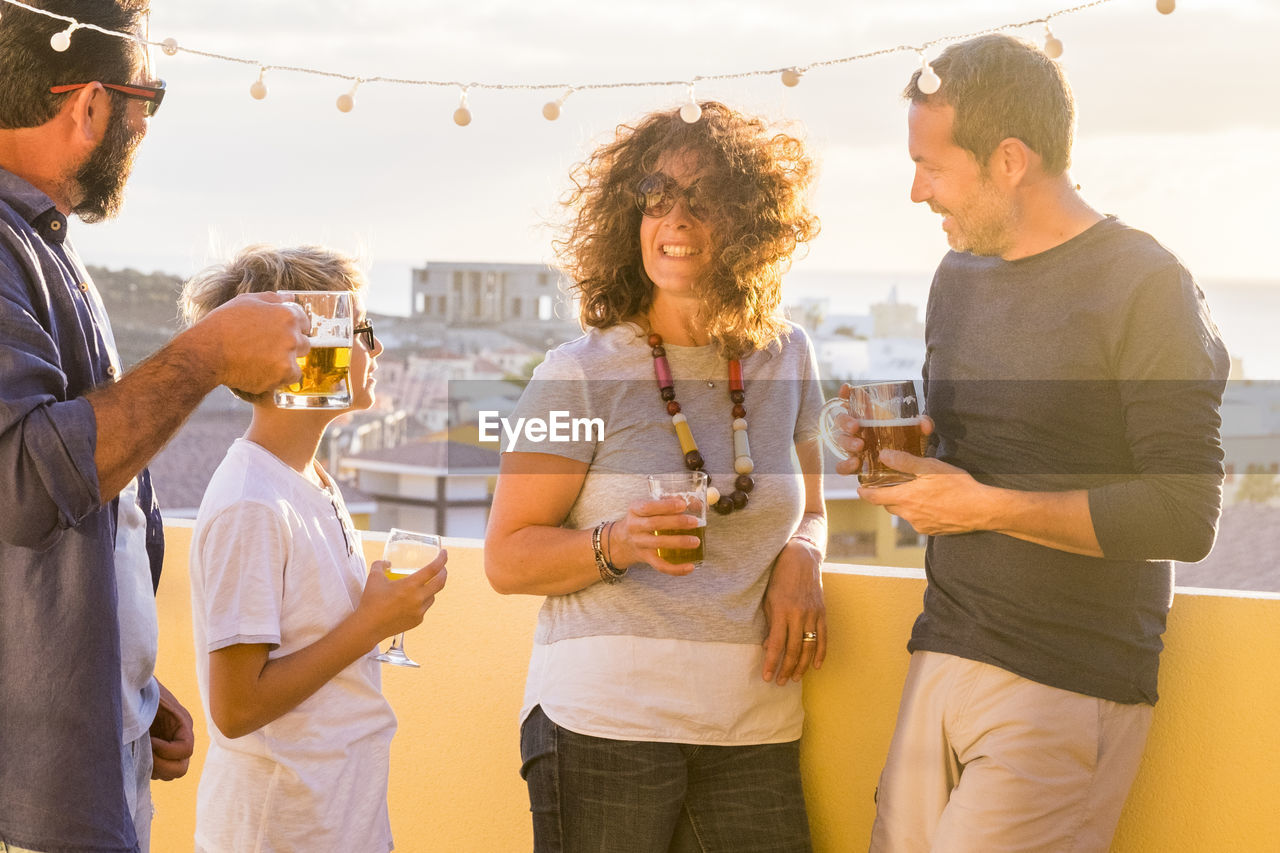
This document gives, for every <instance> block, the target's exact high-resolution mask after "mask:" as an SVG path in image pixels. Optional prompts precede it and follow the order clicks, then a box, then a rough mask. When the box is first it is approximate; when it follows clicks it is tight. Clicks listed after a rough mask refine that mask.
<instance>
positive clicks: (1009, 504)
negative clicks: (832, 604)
mask: <svg viewBox="0 0 1280 853" xmlns="http://www.w3.org/2000/svg"><path fill="white" fill-rule="evenodd" d="M932 68H933V70H934V72H936V74H937V76H938V77H939V78H941V86H940V87H935V86H932V85H929V84H930V83H931V82H936V81H931V80H929V79H928V77H923V78H922V75H921V73H920V72H917V73H916V75H915V76H913V77H912V80H911V83H910V85H909V86H908V87H907V90H906V92H905V95H906V97H907V98H908V99H909V100H910V101H911V106H910V109H909V114H908V124H909V142H908V145H909V151H910V154H911V158H912V160H913V161H914V162H915V164H916V171H915V179H914V182H913V184H912V188H911V198H912V200H913V201H916V202H922V203H927V204H928V205H929V207H930V208H931V209H932V210H934V211H935V212H937V213H939V214H941V215H942V216H943V217H944V218H943V221H942V227H943V229H944V230H945V231H946V233H947V239H948V242H949V243H950V245H951V247H952V249H953V251H952V252H950V253H949V254H948V255H947V256H946V257H945V258H944V259H943V261H942V263H941V265H940V266H939V268H938V271H937V273H936V275H935V277H934V281H933V286H932V288H931V291H930V295H929V304H928V310H927V316H926V329H925V339H926V340H925V342H926V359H925V367H924V380H925V398H926V403H927V408H928V414H929V416H930V418H931V419H932V427H933V429H932V437H931V449H930V456H931V457H932V458H928V459H923V460H921V459H917V458H914V457H911V456H908V455H906V454H902V453H895V452H892V451H886V452H884V453H882V454H880V458H881V459H882V460H883V461H884V462H885V463H887V464H888V465H889V466H890V467H893V468H897V469H899V470H902V471H906V472H908V473H911V474H915V475H916V479H915V480H914V481H912V482H909V483H906V484H902V485H898V486H892V487H886V488H879V489H876V488H863V489H860V490H859V494H860V496H861V497H862V498H863V499H864V500H867V501H869V502H871V503H875V504H879V505H882V506H884V507H886V508H887V509H888V510H889V511H890V512H892V513H894V514H896V515H899V516H901V517H902V518H904V519H906V520H907V521H909V522H910V523H911V524H912V525H913V526H914V527H915V528H916V529H917V530H919V531H920V532H922V533H926V534H929V545H928V549H927V551H926V558H925V559H926V563H925V568H926V574H927V576H928V586H927V589H926V592H925V597H924V610H923V612H922V613H921V615H920V617H919V618H918V619H917V620H916V624H915V627H914V629H913V631H912V636H911V641H910V643H909V644H908V648H909V649H910V650H911V652H912V659H911V665H910V668H909V671H908V675H907V681H906V685H905V686H904V689H903V698H902V704H901V707H900V709H899V716H898V722H897V728H896V730H895V733H894V739H893V743H892V745H891V747H890V751H889V756H888V759H887V761H886V764H885V769H884V773H883V775H882V776H881V779H880V787H879V794H878V799H877V816H876V823H875V828H874V831H873V836H872V844H871V847H872V849H873V850H877V851H916V850H919V851H928V850H931V849H933V850H937V849H945V850H949V851H956V850H972V851H984V852H985V851H991V850H1011V849H1017V850H1054V851H1065V850H1072V851H1082V850H1097V851H1105V850H1106V849H1107V848H1108V847H1109V846H1110V842H1111V838H1112V835H1113V834H1114V832H1115V828H1116V824H1117V822H1118V820H1119V816H1120V811H1121V808H1122V807H1123V805H1124V800H1125V796H1126V794H1127V792H1128V790H1129V787H1130V785H1131V784H1132V782H1133V779H1134V776H1135V775H1136V773H1137V769H1138V762H1139V759H1140V758H1141V755H1142V750H1143V746H1144V744H1145V742H1146V736H1147V731H1148V728H1149V726H1150V723H1151V712H1152V707H1153V705H1154V703H1155V701H1156V674H1157V667H1158V662H1159V653H1160V649H1161V647H1162V644H1161V640H1160V635H1161V634H1162V633H1163V632H1164V627H1165V616H1166V614H1167V612H1168V609H1169V605H1170V603H1171V600H1172V596H1173V577H1172V566H1171V563H1170V562H1169V561H1170V560H1183V561H1194V560H1199V559H1202V558H1203V557H1204V556H1205V555H1206V554H1207V553H1208V552H1209V549H1210V547H1211V546H1212V544H1213V539H1214V535H1215V531H1216V524H1217V519H1218V513H1219V510H1220V506H1221V487H1222V450H1221V447H1220V442H1219V427H1220V418H1219V415H1218V407H1219V405H1220V403H1221V395H1222V390H1223V386H1224V382H1225V379H1226V375H1227V370H1228V359H1227V354H1226V351H1225V349H1224V348H1223V346H1222V341H1221V339H1220V338H1219V336H1218V333H1217V329H1216V328H1215V327H1214V325H1213V322H1212V320H1211V319H1210V318H1209V313H1208V309H1207V307H1206V305H1205V302H1204V296H1203V294H1202V293H1201V292H1200V289H1199V288H1198V287H1197V286H1196V284H1195V281H1194V280H1193V278H1192V276H1191V274H1190V273H1189V272H1188V271H1187V270H1186V269H1185V268H1184V267H1183V266H1182V265H1181V264H1180V263H1179V262H1178V260H1177V258H1175V257H1174V256H1173V255H1172V254H1171V253H1170V252H1168V251H1167V250H1166V249H1164V248H1163V247H1162V246H1160V244H1158V243H1157V242H1156V241H1155V240H1154V239H1152V238H1151V237H1150V236H1149V235H1146V234H1144V233H1142V232H1140V231H1137V230H1135V229H1132V228H1129V227H1128V226H1126V225H1124V224H1123V223H1121V222H1120V221H1118V220H1117V219H1115V218H1114V217H1110V216H1104V215H1102V214H1101V213H1099V212H1097V211H1095V210H1094V209H1093V208H1091V207H1089V205H1088V204H1086V203H1085V201H1084V199H1082V198H1081V197H1080V195H1079V194H1078V193H1077V191H1076V188H1075V185H1074V184H1073V182H1072V181H1071V179H1070V177H1069V176H1068V174H1067V171H1066V169H1067V166H1068V165H1069V160H1070V150H1071V137H1072V131H1073V124H1074V105H1073V102H1072V97H1071V92H1070V89H1069V88H1068V86H1067V83H1066V80H1065V79H1064V77H1063V76H1062V72H1061V70H1060V69H1059V68H1058V66H1057V65H1056V64H1055V63H1054V62H1053V61H1051V60H1050V59H1048V58H1047V57H1046V56H1045V55H1044V54H1043V53H1041V52H1040V51H1038V50H1036V49H1035V48H1033V47H1031V46H1029V45H1026V44H1024V43H1022V42H1020V41H1017V40H1016V39H1013V38H1010V37H1008V36H1005V35H991V36H982V37H979V38H976V39H972V40H970V41H966V42H963V43H960V44H956V45H953V46H951V47H949V48H948V49H947V50H945V51H944V52H943V53H942V54H941V55H940V56H939V57H938V58H937V59H936V60H934V62H933V63H932ZM847 442H848V443H847V446H848V447H849V448H850V449H851V450H854V451H858V452H860V451H861V449H862V444H861V441H860V440H859V439H856V438H850V439H847ZM858 461H859V460H858V459H856V458H855V459H854V460H852V461H851V462H846V463H842V464H841V465H839V466H837V470H838V471H840V472H841V473H851V472H852V471H853V470H856V468H855V466H856V464H857V463H858Z"/></svg>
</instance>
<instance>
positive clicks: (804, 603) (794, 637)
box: [763, 539, 827, 685]
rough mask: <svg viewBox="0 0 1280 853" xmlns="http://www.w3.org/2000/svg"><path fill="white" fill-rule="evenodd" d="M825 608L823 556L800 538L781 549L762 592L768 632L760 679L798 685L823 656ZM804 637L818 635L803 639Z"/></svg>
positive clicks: (819, 664) (825, 650)
mask: <svg viewBox="0 0 1280 853" xmlns="http://www.w3.org/2000/svg"><path fill="white" fill-rule="evenodd" d="M826 614H827V608H826V605H825V604H824V603H823V600H822V554H821V552H819V551H818V549H817V548H815V547H814V546H813V545H812V544H810V543H809V542H806V541H804V540H803V539H791V540H789V541H788V542H787V544H786V545H784V546H782V551H781V552H780V553H779V554H778V559H777V561H776V562H775V563H774V565H773V572H772V574H771V575H770V576H769V587H768V589H766V590H765V593H764V616H765V619H766V621H767V622H768V625H769V633H768V635H767V636H766V637H765V641H764V673H763V676H764V680H765V681H774V680H776V681H777V683H778V684H779V685H783V684H786V683H787V681H788V680H791V681H799V680H800V678H801V676H803V675H804V673H805V670H807V669H808V668H809V667H811V666H812V667H813V668H814V669H821V668H822V661H823V660H824V659H825V658H826V656H827V616H826ZM806 634H810V635H817V636H816V639H811V640H808V641H806V640H805V639H804V637H805V635H806Z"/></svg>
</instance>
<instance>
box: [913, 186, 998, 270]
mask: <svg viewBox="0 0 1280 853" xmlns="http://www.w3.org/2000/svg"><path fill="white" fill-rule="evenodd" d="M929 206H930V207H931V208H932V209H933V210H934V212H935V213H942V214H944V215H948V214H949V215H951V216H952V217H953V219H954V220H955V223H956V227H957V229H958V232H957V233H955V234H948V235H947V242H948V243H949V244H950V246H951V248H953V249H955V250H956V251H957V252H969V253H971V254H974V255H993V256H996V255H1003V254H1004V253H1005V251H1006V250H1007V249H1008V248H1009V246H1010V245H1011V244H1012V242H1013V234H1014V228H1015V225H1016V223H1017V220H1018V210H1017V208H1016V207H1015V206H1014V205H1013V204H1011V203H1010V202H1009V200H1008V199H1006V198H1005V197H1004V196H1002V195H1001V194H1000V193H999V192H998V191H997V190H996V189H995V186H994V185H993V184H992V182H991V180H990V178H988V177H986V176H984V177H983V178H982V180H981V181H980V182H979V184H978V187H977V189H976V190H975V192H974V194H973V196H972V197H971V198H970V199H969V201H968V203H967V204H966V205H965V208H964V213H963V219H962V218H961V216H959V215H956V211H952V210H943V209H940V208H939V207H938V206H937V205H935V204H933V203H930V205H929Z"/></svg>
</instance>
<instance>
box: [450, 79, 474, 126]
mask: <svg viewBox="0 0 1280 853" xmlns="http://www.w3.org/2000/svg"><path fill="white" fill-rule="evenodd" d="M453 123H454V124H456V125H457V126H458V127H466V126H467V125H469V124H471V108H470V107H468V106H467V87H466V86H463V87H462V97H461V98H459V99H458V108H457V109H456V110H454V111H453Z"/></svg>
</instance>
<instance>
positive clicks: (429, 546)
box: [378, 527, 440, 667]
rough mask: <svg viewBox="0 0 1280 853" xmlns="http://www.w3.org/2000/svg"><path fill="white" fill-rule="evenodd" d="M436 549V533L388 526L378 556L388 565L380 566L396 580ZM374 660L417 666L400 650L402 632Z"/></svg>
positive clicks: (427, 559)
mask: <svg viewBox="0 0 1280 853" xmlns="http://www.w3.org/2000/svg"><path fill="white" fill-rule="evenodd" d="M439 553H440V537H439V536H433V535H431V534H430V533H414V532H413V531H411V530H398V529H396V528H394V527H393V528H391V530H390V532H389V533H387V544H386V545H384V546H383V548H382V559H384V560H386V561H387V562H388V563H389V564H390V565H388V566H387V567H386V569H384V570H383V571H384V573H385V574H386V576H387V580H393V581H394V580H399V579H400V578H403V577H406V576H408V575H411V574H413V573H414V572H416V571H418V570H419V569H421V568H422V567H423V566H425V565H426V564H427V563H430V562H431V561H432V560H434V559H435V558H436V555H437V554H439ZM378 660H380V661H382V662H383V663H390V664H395V665H396V666H415V667H416V666H418V665H419V664H418V663H417V662H416V661H414V660H412V659H411V658H410V657H409V656H408V655H407V654H405V653H404V632H403V631H401V632H400V634H399V635H398V636H397V637H396V638H395V639H394V640H393V641H392V642H391V647H390V648H389V649H387V650H386V651H385V652H383V653H382V654H380V655H378Z"/></svg>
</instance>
